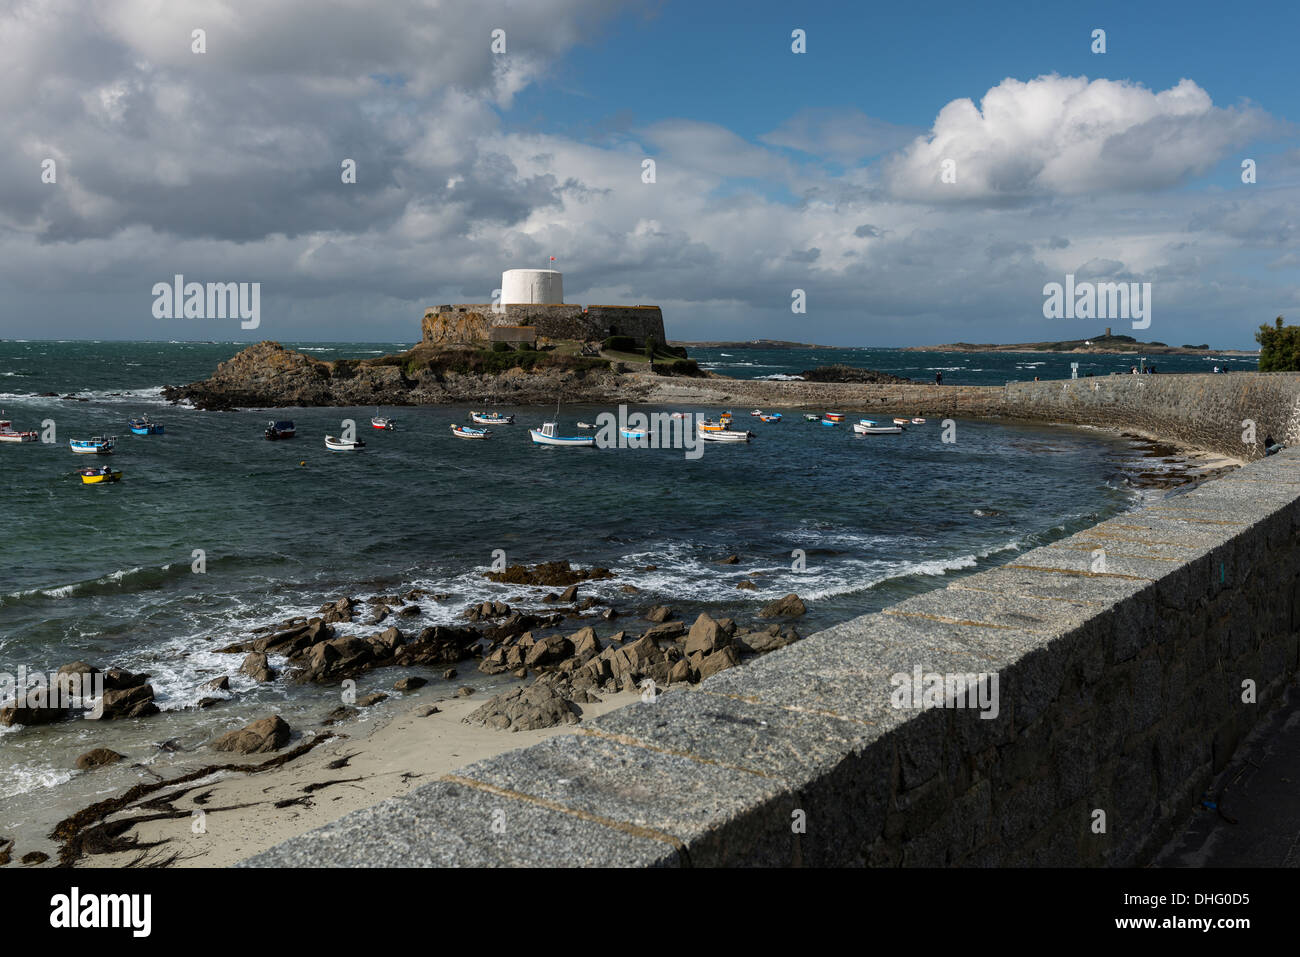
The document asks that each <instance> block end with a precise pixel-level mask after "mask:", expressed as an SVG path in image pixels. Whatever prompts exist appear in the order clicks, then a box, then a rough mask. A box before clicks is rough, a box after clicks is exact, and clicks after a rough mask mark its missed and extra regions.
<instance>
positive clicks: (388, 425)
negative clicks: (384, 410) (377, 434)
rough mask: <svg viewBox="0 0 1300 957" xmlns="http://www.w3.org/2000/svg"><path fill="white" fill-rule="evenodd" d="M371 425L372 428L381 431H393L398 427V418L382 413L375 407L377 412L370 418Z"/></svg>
mask: <svg viewBox="0 0 1300 957" xmlns="http://www.w3.org/2000/svg"><path fill="white" fill-rule="evenodd" d="M370 427H371V428H372V429H379V430H380V431H386V432H391V431H393V430H394V429H396V428H397V420H396V419H390V418H388V417H387V416H383V415H380V414H379V410H378V409H375V414H374V415H373V416H372V417H371V419H370Z"/></svg>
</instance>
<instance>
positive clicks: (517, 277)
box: [501, 269, 564, 306]
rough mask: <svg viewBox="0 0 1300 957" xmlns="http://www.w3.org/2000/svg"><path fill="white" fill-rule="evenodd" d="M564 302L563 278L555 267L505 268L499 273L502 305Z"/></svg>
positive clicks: (534, 304)
mask: <svg viewBox="0 0 1300 957" xmlns="http://www.w3.org/2000/svg"><path fill="white" fill-rule="evenodd" d="M563 302H564V278H563V277H562V276H561V275H560V273H559V271H558V270H555V269H507V270H506V271H505V272H503V273H502V274H501V304H502V305H503V306H543V305H558V304H560V303H563Z"/></svg>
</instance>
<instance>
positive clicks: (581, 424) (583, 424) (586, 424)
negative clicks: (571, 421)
mask: <svg viewBox="0 0 1300 957" xmlns="http://www.w3.org/2000/svg"><path fill="white" fill-rule="evenodd" d="M578 428H580V429H594V428H595V426H594V425H592V424H591V423H590V422H579V423H578Z"/></svg>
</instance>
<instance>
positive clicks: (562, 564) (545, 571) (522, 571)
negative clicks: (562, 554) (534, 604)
mask: <svg viewBox="0 0 1300 957" xmlns="http://www.w3.org/2000/svg"><path fill="white" fill-rule="evenodd" d="M484 577H486V578H488V579H490V580H492V581H494V582H504V583H508V584H512V585H542V586H544V587H548V588H558V587H568V586H569V585H573V584H576V583H577V582H581V581H596V580H599V579H605V578H613V577H614V573H613V572H611V571H610V570H609V569H608V568H589V569H581V568H570V567H569V563H568V562H567V561H559V562H543V563H541V564H539V565H534V566H533V567H532V568H529V567H528V566H526V565H511V566H510V567H509V568H507V569H506V570H505V571H502V572H485V573H484Z"/></svg>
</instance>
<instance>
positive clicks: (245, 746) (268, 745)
mask: <svg viewBox="0 0 1300 957" xmlns="http://www.w3.org/2000/svg"><path fill="white" fill-rule="evenodd" d="M290 733H291V731H290V728H289V724H288V722H286V721H285V720H284V719H283V718H281V717H280V716H279V715H278V714H276V715H272V716H271V717H269V718H262V719H261V720H260V721H254V722H253V723H252V724H250V725H248V726H247V727H245V728H240V729H239V730H238V731H231V732H230V733H229V734H223V735H222V736H221V737H219V738H217V739H216V740H215V741H213V742H212V746H213V747H214V748H216V749H217V750H218V751H233V752H235V753H236V754H265V753H267V752H269V751H278V750H280V749H281V748H282V747H284V746H285V745H286V744H288V743H289V735H290Z"/></svg>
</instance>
